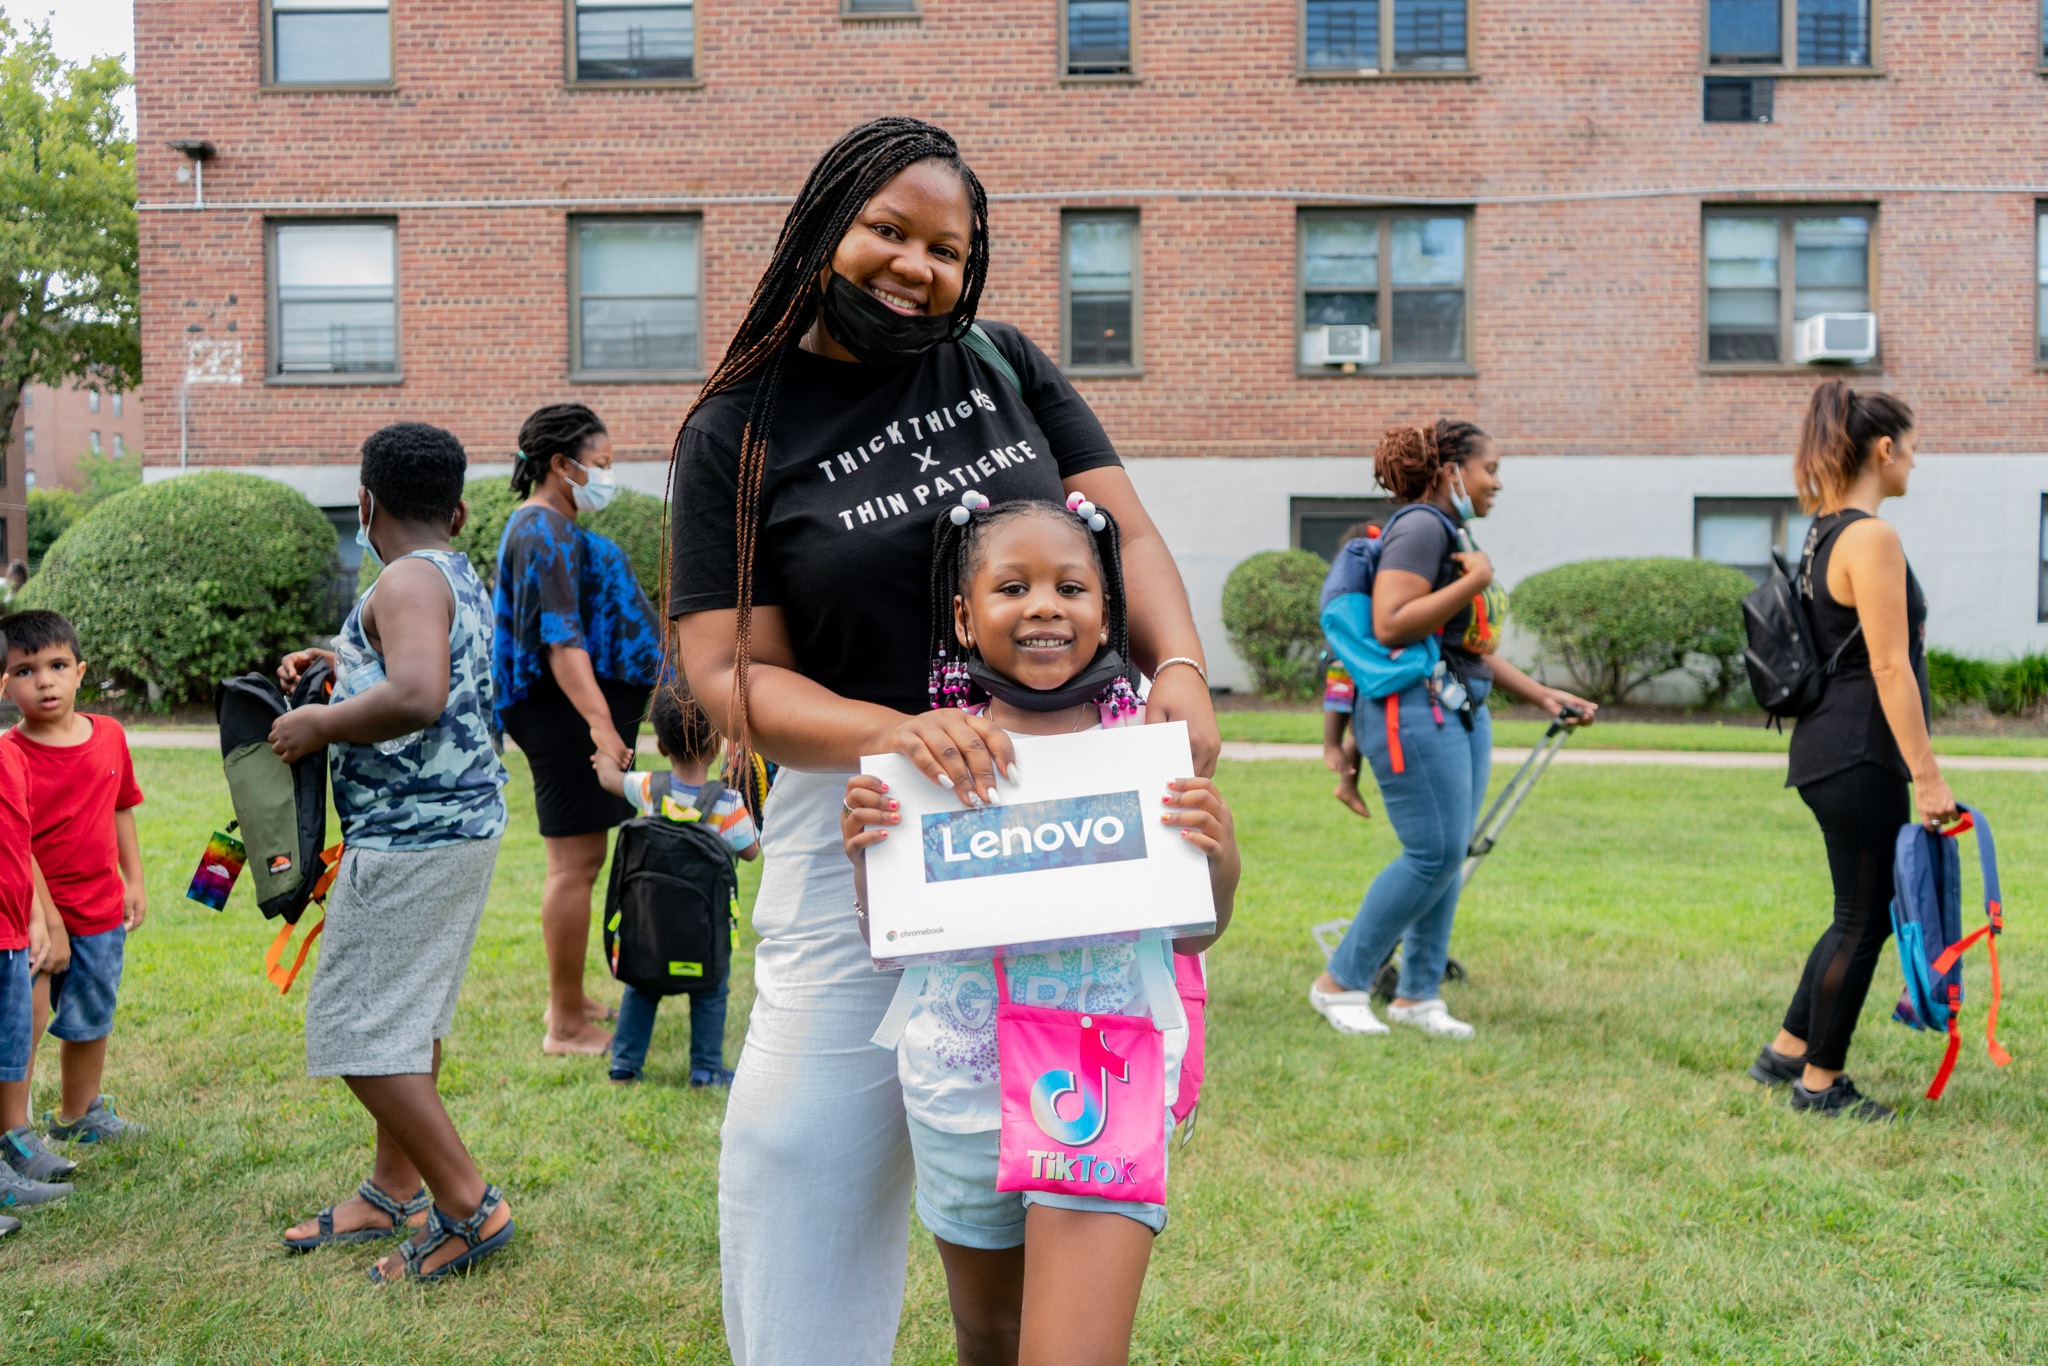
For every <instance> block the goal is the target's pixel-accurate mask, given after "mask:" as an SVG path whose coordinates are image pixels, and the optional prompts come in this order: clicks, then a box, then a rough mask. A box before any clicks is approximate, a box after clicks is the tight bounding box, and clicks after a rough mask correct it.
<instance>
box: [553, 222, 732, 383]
mask: <svg viewBox="0 0 2048 1366" xmlns="http://www.w3.org/2000/svg"><path fill="white" fill-rule="evenodd" d="M701 227H702V225H701V223H700V221H699V220H698V219H696V218H694V217H685V218H579V219H576V220H575V221H574V222H573V224H572V227H571V231H572V234H573V237H574V241H573V247H574V250H573V251H572V252H571V253H570V263H571V264H570V271H571V277H572V278H571V279H570V282H569V283H570V294H571V310H570V319H569V326H570V334H571V354H572V355H574V357H575V369H576V370H577V371H578V372H579V373H581V374H586V375H602V376H612V377H617V378H621V379H635V378H638V379H652V378H669V377H673V376H676V375H689V374H694V373H696V372H697V371H698V369H699V368H700V362H699V360H698V347H699V334H700V327H699V322H698V303H699V294H700V289H699V283H698V282H699V280H700V279H701V278H702V276H701V272H700V269H699V266H700V259H699V251H698V246H699V240H700V236H701Z"/></svg>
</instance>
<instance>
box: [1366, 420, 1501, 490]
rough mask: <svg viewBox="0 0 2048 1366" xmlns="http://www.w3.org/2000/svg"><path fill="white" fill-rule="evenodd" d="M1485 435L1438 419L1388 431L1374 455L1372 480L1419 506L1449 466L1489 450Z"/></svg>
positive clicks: (1466, 424)
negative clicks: (1486, 449)
mask: <svg viewBox="0 0 2048 1366" xmlns="http://www.w3.org/2000/svg"><path fill="white" fill-rule="evenodd" d="M1486 439H1487V438H1486V433H1485V432H1482V431H1480V430H1479V428H1477V427H1475V426H1473V425H1472V424H1471V423H1469V422H1455V421H1453V420H1451V419H1450V418H1447V417H1446V418H1438V419H1437V420H1436V421H1435V422H1431V423H1428V424H1426V425H1415V424H1410V425H1407V426H1401V427H1389V428H1387V434H1386V435H1385V436H1383V437H1381V438H1380V444H1379V446H1378V447H1377V448H1376V449H1375V450H1374V451H1373V453H1372V473H1373V478H1375V479H1377V480H1379V484H1380V487H1381V488H1383V489H1385V490H1386V491H1387V492H1389V493H1391V494H1393V495H1394V500H1395V501H1396V502H1400V503H1419V502H1421V501H1422V500H1423V499H1424V498H1426V497H1428V496H1429V487H1430V485H1431V484H1434V483H1435V482H1436V477H1437V475H1439V474H1441V473H1442V472H1443V469H1444V467H1445V466H1446V465H1462V464H1464V463H1465V462H1466V461H1468V460H1470V459H1472V458H1473V457H1474V456H1476V455H1478V454H1479V453H1480V452H1481V451H1482V450H1484V449H1485V448H1486Z"/></svg>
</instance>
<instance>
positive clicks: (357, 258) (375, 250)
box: [270, 223, 398, 375]
mask: <svg viewBox="0 0 2048 1366" xmlns="http://www.w3.org/2000/svg"><path fill="white" fill-rule="evenodd" d="M271 236H272V248H271V255H272V258H273V266H272V279H273V280H274V281H275V285H274V287H273V291H272V300H271V314H270V316H271V327H270V331H271V336H272V339H273V340H272V342H271V373H272V374H275V375H358V374H367V375H389V374H393V373H395V372H396V371H397V369H398V302H397V300H398V292H397V281H398V230H397V228H395V227H394V226H392V225H391V224H389V223H308V224H278V225H276V226H275V227H274V228H273V229H272V233H271Z"/></svg>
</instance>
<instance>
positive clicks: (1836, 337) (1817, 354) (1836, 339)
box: [1792, 313, 1877, 365]
mask: <svg viewBox="0 0 2048 1366" xmlns="http://www.w3.org/2000/svg"><path fill="white" fill-rule="evenodd" d="M1792 359H1793V360H1796V361H1801V362H1805V361H1847V362H1849V363H1850V364H1852V365H1860V364H1862V363H1863V362H1865V361H1871V360H1875V359H1877V315H1876V314H1875V313H1816V314H1814V315H1813V316H1812V317H1811V318H1802V319H1800V321H1799V323H1798V324H1797V325H1796V326H1795V327H1794V328H1793V330H1792Z"/></svg>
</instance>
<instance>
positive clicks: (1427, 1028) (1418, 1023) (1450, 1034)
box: [1387, 1000, 1472, 1039]
mask: <svg viewBox="0 0 2048 1366" xmlns="http://www.w3.org/2000/svg"><path fill="white" fill-rule="evenodd" d="M1387 1018H1388V1019H1389V1020H1392V1021H1393V1022H1394V1023H1395V1024H1404V1025H1412V1026H1413V1027H1415V1028H1416V1029H1419V1030H1421V1031H1422V1032H1423V1033H1425V1034H1434V1035H1436V1036H1437V1037H1438V1038H1443V1039H1469V1038H1471V1037H1472V1026H1471V1025H1468V1024H1466V1023H1465V1022H1464V1021H1463V1020H1454V1019H1452V1018H1451V1010H1450V1007H1449V1006H1446V1005H1445V1004H1444V1003H1443V1002H1442V1001H1441V1000H1436V1001H1418V1002H1417V1003H1416V1004H1414V1005H1412V1006H1388V1007H1387Z"/></svg>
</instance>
